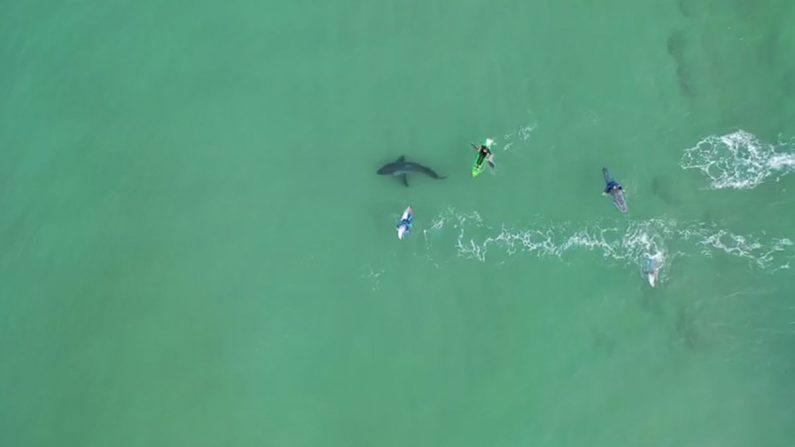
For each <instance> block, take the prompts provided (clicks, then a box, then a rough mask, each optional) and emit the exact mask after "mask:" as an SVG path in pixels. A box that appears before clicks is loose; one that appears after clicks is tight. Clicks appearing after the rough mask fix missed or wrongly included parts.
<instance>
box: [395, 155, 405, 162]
mask: <svg viewBox="0 0 795 447" xmlns="http://www.w3.org/2000/svg"><path fill="white" fill-rule="evenodd" d="M405 161H406V156H405V155H401V156H400V157H398V159H397V163H403V162H405Z"/></svg>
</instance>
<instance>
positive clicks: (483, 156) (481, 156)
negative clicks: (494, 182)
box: [472, 138, 495, 169]
mask: <svg viewBox="0 0 795 447" xmlns="http://www.w3.org/2000/svg"><path fill="white" fill-rule="evenodd" d="M492 145H494V140H492V139H491V138H487V139H486V141H484V142H483V144H481V145H474V144H473V145H472V148H473V149H474V150H475V151H476V152H477V153H478V158H477V160H475V166H477V167H478V168H480V166H481V165H483V162H484V161H487V162H488V163H489V166H491V168H492V169H493V168H494V167H495V165H494V152H492V151H491V147H490V146H492Z"/></svg>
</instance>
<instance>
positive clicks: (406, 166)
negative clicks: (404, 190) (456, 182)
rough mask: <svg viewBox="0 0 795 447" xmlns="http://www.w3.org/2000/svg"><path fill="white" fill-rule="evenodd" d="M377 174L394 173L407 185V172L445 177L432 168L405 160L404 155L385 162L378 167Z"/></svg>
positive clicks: (438, 177) (439, 177) (437, 177)
mask: <svg viewBox="0 0 795 447" xmlns="http://www.w3.org/2000/svg"><path fill="white" fill-rule="evenodd" d="M377 172H378V174H379V175H394V176H396V177H400V179H401V180H402V181H403V184H404V185H406V186H409V180H408V178H407V174H410V173H412V172H418V173H421V174H425V175H427V176H428V177H431V178H435V179H438V180H441V179H443V178H445V177H444V176H443V175H439V174H437V173H436V171H434V170H433V169H431V168H429V167H427V166H423V165H421V164H419V163H414V162H411V161H406V156H405V155H401V156H400V157H399V158H398V159H397V160H395V161H393V162H392V163H387V164H385V165H383V166H381V167H380V168H378V171H377Z"/></svg>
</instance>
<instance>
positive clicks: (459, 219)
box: [426, 209, 795, 269]
mask: <svg viewBox="0 0 795 447" xmlns="http://www.w3.org/2000/svg"><path fill="white" fill-rule="evenodd" d="M450 230H452V231H450ZM426 231H427V232H428V233H429V234H433V235H437V236H438V239H441V235H443V234H445V233H447V234H448V235H449V237H450V238H451V239H452V237H455V241H454V242H453V246H454V248H455V250H456V253H457V255H458V256H460V257H463V258H465V259H473V260H477V261H480V262H485V261H486V259H487V255H488V254H489V253H492V252H495V254H497V255H499V254H504V255H508V256H513V255H516V254H519V253H528V254H534V255H536V256H539V257H541V256H553V257H558V258H563V257H564V256H566V255H567V254H568V253H570V252H573V251H577V250H585V251H595V252H600V253H601V254H602V256H603V257H604V258H606V259H610V260H613V261H615V262H617V263H620V264H625V265H633V266H642V265H644V263H645V262H646V260H647V259H648V258H649V257H654V256H661V255H663V254H665V255H664V256H665V258H666V259H667V261H668V262H667V263H666V264H670V261H671V260H672V259H673V258H675V257H676V256H678V255H689V256H693V255H703V256H715V255H729V256H733V257H736V258H741V259H745V260H747V261H749V262H750V263H751V264H752V265H754V266H756V267H758V268H762V269H768V268H772V269H780V268H788V267H789V264H788V261H787V259H791V258H792V257H793V255H794V254H795V244H793V242H792V241H791V240H790V239H787V238H769V237H765V236H759V235H753V234H745V235H743V234H736V233H733V232H731V231H729V230H727V229H725V228H720V227H719V226H717V225H712V224H704V223H680V222H677V221H675V220H673V219H650V220H643V221H634V222H630V223H628V224H616V225H607V224H605V223H603V222H596V223H592V224H584V225H581V226H575V225H571V224H564V225H532V226H529V227H526V228H512V227H508V226H505V225H502V226H499V227H493V226H489V225H488V224H486V223H484V221H483V219H482V218H481V217H480V215H478V214H477V213H458V212H457V211H456V210H454V209H449V210H447V211H445V212H443V213H442V215H441V216H439V217H438V218H436V219H435V220H434V223H433V225H432V226H431V228H430V229H429V230H426ZM426 240H427V239H426ZM444 240H447V241H448V242H449V239H444ZM674 250H676V251H674ZM666 267H668V266H667V265H666Z"/></svg>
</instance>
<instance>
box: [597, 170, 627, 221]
mask: <svg viewBox="0 0 795 447" xmlns="http://www.w3.org/2000/svg"><path fill="white" fill-rule="evenodd" d="M602 177H604V179H605V190H604V191H603V192H602V194H605V195H607V194H610V195H611V196H613V203H614V204H615V205H616V208H618V210H619V211H621V212H622V213H626V212H627V201H626V200H625V199H624V187H623V186H621V184H620V183H618V182H617V181H615V180H614V179H613V176H612V175H610V171H608V170H607V168H602Z"/></svg>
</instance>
